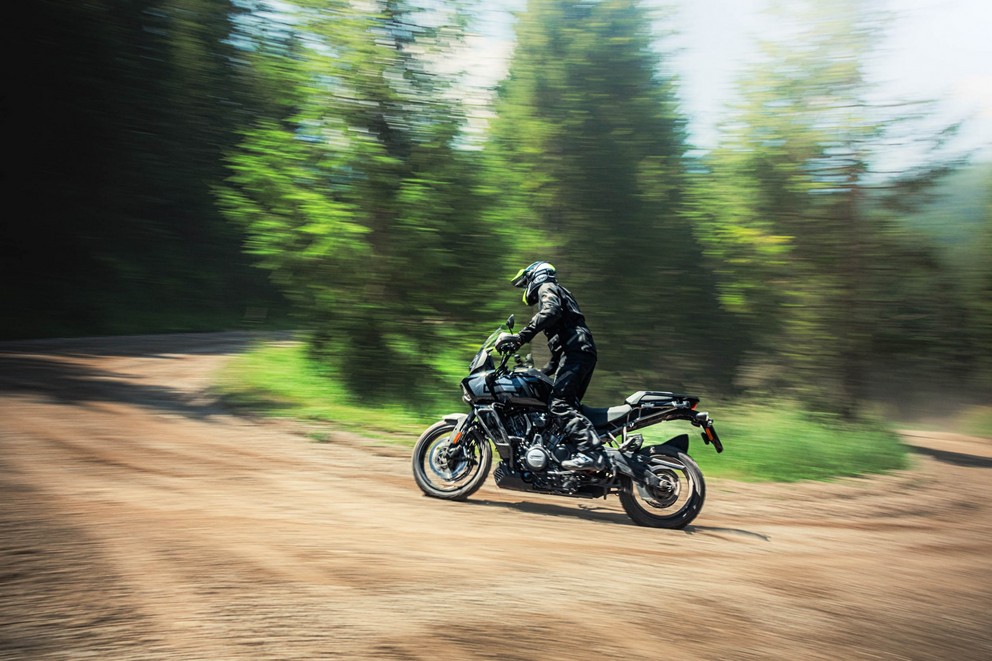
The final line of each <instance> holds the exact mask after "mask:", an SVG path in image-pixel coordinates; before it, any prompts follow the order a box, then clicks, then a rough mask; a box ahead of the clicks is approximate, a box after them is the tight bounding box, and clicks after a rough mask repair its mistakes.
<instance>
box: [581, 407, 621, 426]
mask: <svg viewBox="0 0 992 661" xmlns="http://www.w3.org/2000/svg"><path fill="white" fill-rule="evenodd" d="M631 410H633V409H632V408H631V407H630V406H629V405H628V404H623V405H622V406H611V407H609V408H605V409H594V408H592V407H590V406H581V407H579V411H580V412H581V413H582V415H584V416H586V417H587V418H589V421H590V422H591V423H592V424H593V426H594V427H595V428H596V429H599V428H601V427H606V426H608V425H610V424H612V423H614V422H616V421H618V420H623V419H624V418H626V417H627V414H628V413H630V412H631Z"/></svg>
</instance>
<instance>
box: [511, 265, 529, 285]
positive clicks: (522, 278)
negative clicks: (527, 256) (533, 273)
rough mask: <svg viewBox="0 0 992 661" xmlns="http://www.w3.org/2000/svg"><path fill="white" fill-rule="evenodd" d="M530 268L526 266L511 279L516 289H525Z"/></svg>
mask: <svg viewBox="0 0 992 661" xmlns="http://www.w3.org/2000/svg"><path fill="white" fill-rule="evenodd" d="M528 268H529V267H527V266H525V267H524V268H522V269H520V270H519V271H517V274H516V275H515V276H513V277H512V278H511V279H510V282H512V283H513V286H514V287H523V286H524V285H525V284H527V275H526V273H527V269H528Z"/></svg>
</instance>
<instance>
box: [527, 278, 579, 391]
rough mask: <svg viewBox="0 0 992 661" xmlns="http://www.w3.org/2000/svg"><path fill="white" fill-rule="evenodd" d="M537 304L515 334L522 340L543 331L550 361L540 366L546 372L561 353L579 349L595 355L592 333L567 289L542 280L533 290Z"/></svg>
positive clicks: (551, 367)
mask: <svg viewBox="0 0 992 661" xmlns="http://www.w3.org/2000/svg"><path fill="white" fill-rule="evenodd" d="M537 305H538V308H537V313H536V314H535V315H534V317H533V318H532V319H531V320H530V323H529V324H527V325H526V326H525V327H524V328H522V329H521V330H520V333H519V336H520V341H521V342H523V343H525V344H526V343H527V342H530V341H531V340H533V339H534V336H535V335H537V334H538V333H539V332H541V331H544V334H545V335H546V336H547V337H548V349H550V350H551V361H550V362H549V363H548V365H546V366H545V368H544V370H543V371H544V372H545V373H546V374H548V373H551V372H554V371H555V370H556V369H557V366H558V362H559V361H560V359H561V355H562V354H563V353H571V352H575V351H582V352H585V353H591V354H592V355H594V356H595V355H596V344H595V342H593V339H592V333H591V332H590V331H589V327H588V326H586V318H585V316H584V315H583V314H582V310H580V309H579V304H578V303H577V302H576V301H575V297H574V296H572V293H571V292H569V291H568V290H567V289H565V288H564V287H562V286H561V285H560V284H558V283H557V282H554V281H549V282H545V283H544V284H542V285H541V286H540V288H539V289H538V290H537Z"/></svg>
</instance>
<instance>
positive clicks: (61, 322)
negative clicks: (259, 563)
mask: <svg viewBox="0 0 992 661" xmlns="http://www.w3.org/2000/svg"><path fill="white" fill-rule="evenodd" d="M770 4H772V5H774V6H772V7H770V8H769V11H770V12H774V13H775V16H776V18H775V19H774V20H775V24H776V26H777V28H776V30H775V31H774V34H770V35H766V36H767V38H766V39H762V40H761V44H760V49H759V51H758V52H759V53H760V56H759V57H756V58H755V59H754V61H753V62H750V63H748V64H747V66H746V67H742V68H741V71H740V76H739V78H738V79H737V80H736V89H737V91H738V99H737V101H736V102H735V103H734V104H733V105H732V106H731V107H729V108H726V109H725V110H724V111H723V115H722V117H723V121H722V123H721V125H720V130H719V133H718V136H717V139H716V144H715V146H713V147H712V148H708V149H706V150H701V149H698V148H696V147H697V146H696V145H693V144H692V142H691V139H690V133H689V131H688V118H687V116H686V114H685V111H684V110H683V107H684V103H683V100H682V99H681V98H680V79H679V71H677V70H676V68H675V66H674V63H675V62H677V61H678V60H677V58H676V57H675V55H674V53H673V51H672V50H669V49H668V47H667V46H666V44H669V43H674V42H673V41H672V39H673V38H674V37H673V35H672V34H671V33H669V32H667V31H666V26H669V27H670V26H671V20H670V18H671V17H670V16H669V15H667V14H666V11H670V10H665V9H659V8H657V7H654V6H653V5H652V7H651V8H649V7H646V6H644V5H642V4H641V3H638V2H633V1H630V0H624V1H621V0H598V1H588V0H583V1H579V0H569V1H565V0H530V2H528V3H526V7H525V8H524V9H523V11H521V13H520V14H519V15H518V16H517V19H516V23H515V47H514V50H513V53H512V57H511V59H510V62H509V72H508V74H507V75H506V76H505V77H504V78H503V79H501V80H500V81H499V82H498V83H497V85H496V88H495V92H494V94H492V95H491V96H487V97H485V101H484V103H485V104H486V105H485V113H484V114H485V117H484V121H480V119H479V117H478V116H477V115H473V114H472V113H471V112H470V109H472V108H474V109H475V110H478V108H479V100H478V99H468V98H466V93H465V87H464V85H463V81H464V80H465V76H466V75H467V74H470V73H471V72H465V71H462V70H461V69H462V66H461V65H463V64H464V62H461V61H460V59H459V53H464V50H462V49H463V48H464V44H465V43H466V39H467V38H468V36H469V35H471V34H473V30H476V29H477V27H478V24H477V21H479V20H480V17H484V15H485V12H484V11H481V9H480V8H483V7H484V5H481V4H473V3H461V2H434V1H430V0H423V1H422V2H419V1H412V0H411V1H406V0H368V1H364V2H358V1H355V2H346V1H339V0H321V1H319V2H318V1H316V0H301V1H299V2H282V1H279V2H276V1H267V0H131V1H128V2H123V1H120V0H89V1H87V2H78V1H72V2H70V1H66V0H62V1H60V0H35V1H34V2H31V3H27V4H26V5H24V6H22V7H21V8H20V12H21V13H23V15H24V20H23V21H22V22H19V23H18V28H17V30H16V32H15V33H14V34H13V35H12V39H13V41H14V44H15V49H14V52H16V53H19V54H21V55H22V56H23V61H22V63H21V64H19V65H17V66H15V67H13V70H12V74H13V86H12V88H11V92H10V93H9V94H8V95H7V97H6V99H5V102H4V106H5V112H4V117H5V123H6V124H7V125H8V129H9V130H8V135H9V136H10V137H11V140H12V150H11V152H10V153H9V155H8V158H7V159H6V160H7V167H6V168H5V169H6V173H5V175H4V186H5V187H6V188H7V189H8V199H10V200H14V199H21V200H23V201H24V204H20V205H13V204H12V205H11V207H10V208H11V209H14V208H18V207H19V208H21V209H22V210H23V211H21V212H18V213H17V214H13V213H11V212H8V214H7V216H6V218H5V220H4V223H3V230H2V235H0V249H2V255H3V257H2V262H0V269H2V270H3V275H4V279H3V280H4V282H5V285H4V287H3V301H2V304H3V310H4V313H5V314H4V323H3V325H2V327H0V333H2V336H3V337H5V338H23V337H44V336H61V335H72V334H108V333H109V334H113V333H135V332H164V331H183V330H213V329H224V328H245V327H248V328H270V327H286V328H293V329H298V330H300V333H301V334H300V337H301V339H303V341H304V345H305V347H306V352H305V360H306V361H308V363H309V364H311V365H312V366H316V367H317V368H319V369H317V371H318V372H319V374H321V376H322V378H326V379H328V380H331V381H333V382H335V383H336V384H338V385H339V386H340V388H341V392H342V393H343V394H342V397H346V398H348V399H349V400H351V401H355V402H361V403H366V404H370V405H390V406H402V407H405V408H407V409H409V410H412V411H415V412H419V413H421V414H423V415H427V414H428V413H429V412H432V411H435V410H438V409H439V408H450V406H451V403H452V402H454V403H457V400H458V390H457V385H456V384H457V379H458V378H460V377H461V376H462V374H463V372H464V368H465V365H466V364H467V361H468V359H469V358H470V357H471V355H472V354H473V353H474V352H475V350H476V349H477V348H478V344H479V342H480V341H481V340H482V338H484V337H485V336H486V335H487V334H488V333H489V331H491V330H492V328H493V327H495V325H496V324H497V323H499V322H500V321H501V320H503V319H505V318H506V316H507V315H508V314H509V313H516V315H517V318H518V319H524V318H526V317H527V316H528V312H529V311H528V310H527V308H525V307H524V306H523V305H522V304H521V302H520V300H519V291H517V290H514V289H512V288H511V287H510V286H509V282H508V280H509V278H510V276H511V275H513V274H514V273H515V272H516V271H517V269H518V268H520V267H521V266H524V265H526V264H528V263H530V262H532V261H534V260H535V259H547V260H549V261H551V262H552V263H554V264H555V265H556V266H557V267H558V270H559V274H560V276H561V280H562V282H563V283H565V284H566V286H567V287H569V288H570V289H571V290H572V291H573V292H574V293H575V294H576V296H577V298H578V299H579V301H580V303H581V305H582V307H583V310H584V312H585V313H586V316H587V318H588V321H589V325H590V327H591V328H592V329H593V332H594V335H595V337H596V340H597V344H598V345H599V348H600V362H599V366H598V369H597V372H596V377H595V379H594V383H593V389H592V391H591V394H590V396H589V399H590V401H591V402H592V403H598V404H600V405H605V404H607V403H612V402H613V401H614V400H615V399H616V398H617V397H620V396H624V395H626V394H629V393H630V392H632V391H634V390H638V389H645V388H647V389H668V390H682V391H689V392H694V393H697V394H706V395H707V397H722V398H726V399H736V400H741V399H751V400H754V399H759V398H769V397H772V398H775V399H776V400H778V399H782V400H789V401H792V402H798V403H800V405H801V406H802V407H803V408H805V409H807V410H811V411H822V412H828V413H833V414H837V415H841V416H847V417H857V416H860V415H862V414H864V413H866V412H869V411H874V410H877V407H878V406H884V407H886V408H885V410H886V411H891V412H892V414H893V415H909V414H910V413H913V412H919V411H921V410H928V411H933V412H938V411H940V410H945V409H947V408H948V407H954V406H962V405H969V404H973V405H978V404H988V402H989V401H990V397H992V259H989V256H990V255H992V165H990V164H989V163H988V162H987V161H983V160H981V159H974V158H972V157H971V154H969V153H967V152H963V151H961V150H959V149H951V148H949V147H948V145H949V144H951V139H952V138H953V136H954V135H956V132H957V131H958V130H959V129H960V126H957V125H938V124H935V123H934V121H933V116H934V115H933V110H934V107H933V104H930V103H928V102H927V100H925V99H923V100H919V101H912V102H907V101H905V100H902V99H886V98H880V97H879V96H878V93H877V90H876V89H874V88H873V86H872V84H871V82H870V81H869V80H868V79H867V77H866V75H865V63H866V62H867V61H868V59H869V58H870V57H871V54H872V52H873V49H875V48H877V46H878V44H879V42H880V40H881V39H882V38H883V37H884V35H885V28H886V25H887V22H888V21H890V20H891V16H889V15H887V14H886V13H885V12H884V11H883V10H882V8H881V7H880V6H879V5H878V4H875V3H871V2H862V1H853V0H851V1H838V2H831V3H817V2H791V3H781V4H776V3H770ZM786 5H787V6H786ZM894 154H905V155H906V156H905V157H904V158H903V157H898V158H894V157H893V155H894Z"/></svg>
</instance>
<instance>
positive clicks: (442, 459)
mask: <svg viewBox="0 0 992 661" xmlns="http://www.w3.org/2000/svg"><path fill="white" fill-rule="evenodd" d="M454 430H455V425H454V424H453V423H451V422H448V421H446V420H442V421H441V422H438V423H435V424H433V425H431V426H430V427H428V428H427V430H426V431H424V433H423V434H421V435H420V438H419V439H417V444H416V445H414V446H413V479H414V480H415V481H416V482H417V486H418V487H420V490H421V491H423V492H424V493H425V494H426V495H428V496H431V497H433V498H443V499H444V500H465V499H466V498H468V497H469V496H471V495H472V494H473V493H475V492H476V491H478V490H479V487H481V486H482V483H483V482H485V481H486V476H487V475H489V467H490V466H491V464H492V459H493V454H492V448H491V447H490V446H489V442H488V441H487V440H486V439H485V438H481V439H480V438H479V437H478V436H476V435H475V434H473V433H472V432H470V431H469V432H466V433H465V435H464V436H463V438H462V442H461V444H460V446H461V447H462V452H461V453H460V454H459V455H458V456H456V457H454V458H453V459H449V457H448V454H449V453H448V449H449V448H450V447H451V432H453V431H454Z"/></svg>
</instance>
